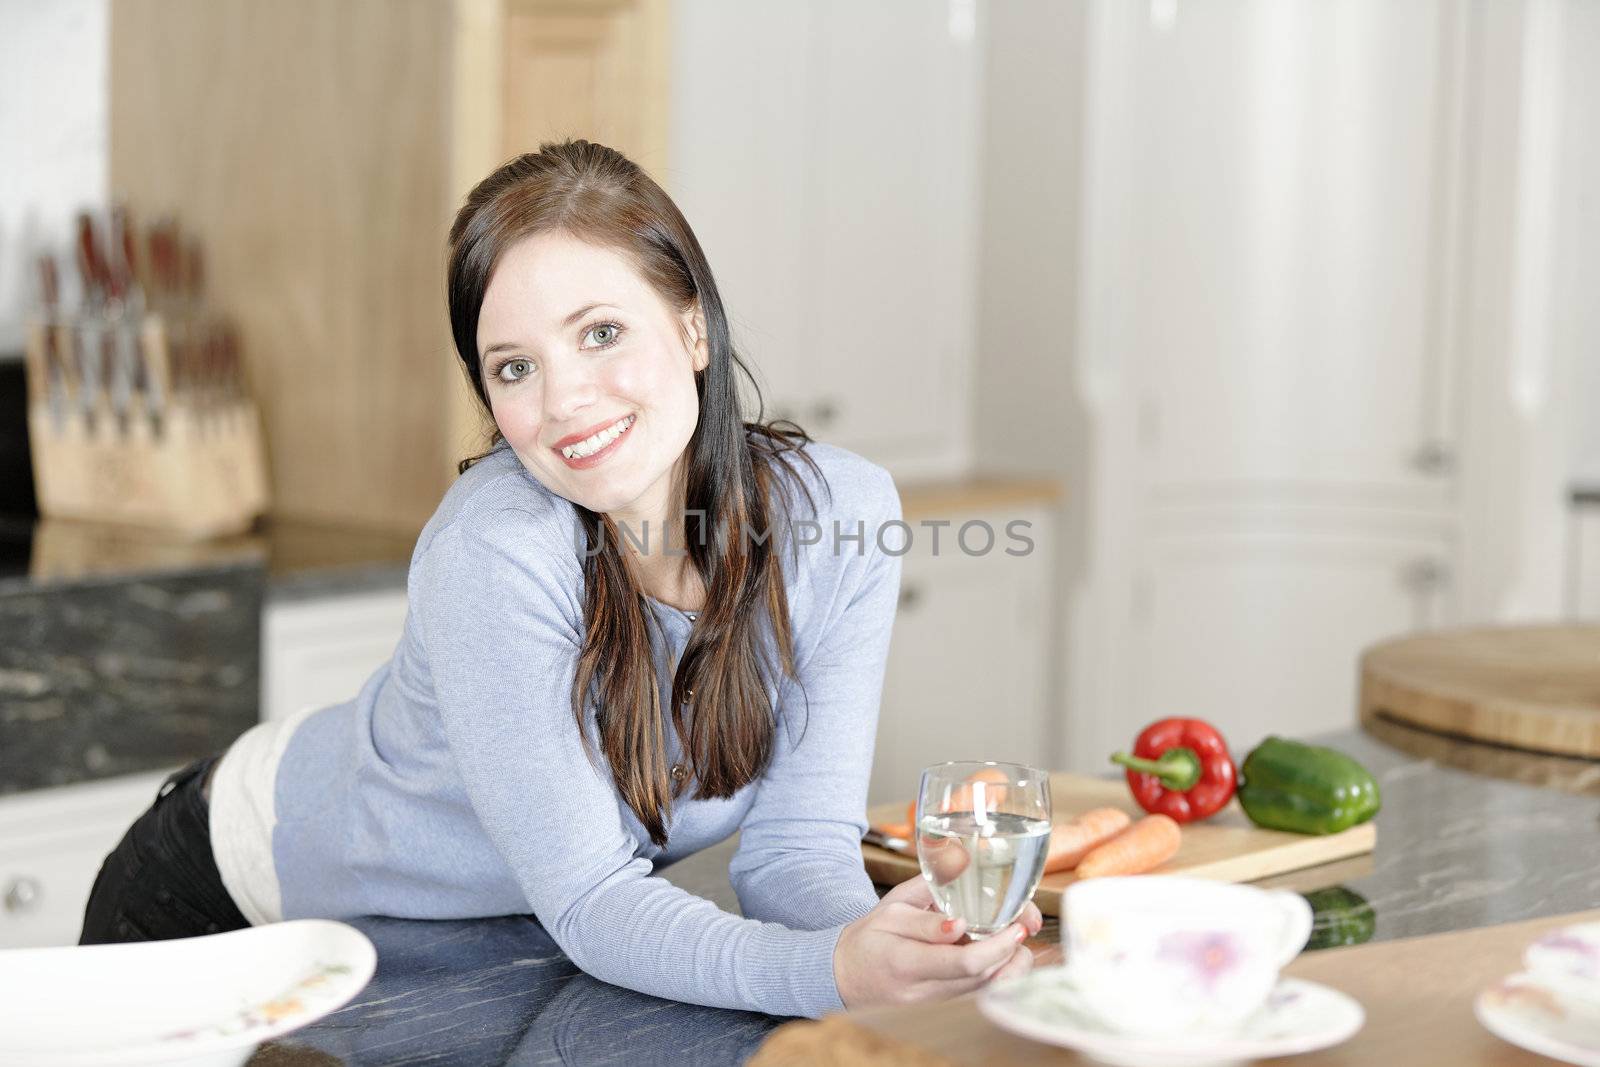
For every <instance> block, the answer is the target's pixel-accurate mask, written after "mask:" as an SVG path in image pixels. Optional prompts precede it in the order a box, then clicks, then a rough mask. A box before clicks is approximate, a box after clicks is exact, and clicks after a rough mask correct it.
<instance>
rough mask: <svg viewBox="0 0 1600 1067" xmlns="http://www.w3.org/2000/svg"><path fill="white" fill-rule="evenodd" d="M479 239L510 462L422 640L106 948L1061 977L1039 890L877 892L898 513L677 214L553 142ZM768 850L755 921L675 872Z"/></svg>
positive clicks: (113, 892)
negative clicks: (488, 931)
mask: <svg viewBox="0 0 1600 1067" xmlns="http://www.w3.org/2000/svg"><path fill="white" fill-rule="evenodd" d="M450 252H451V255H450V266H449V283H448V290H449V308H450V322H451V328H452V331H453V334H454V338H455V343H456V348H457V354H458V356H459V357H460V359H461V363H462V366H463V368H464V369H465V371H466V373H467V375H468V378H469V380H470V381H471V383H472V387H473V389H474V391H475V392H476V394H477V396H478V397H479V399H480V400H481V401H482V402H483V404H484V406H485V408H486V409H487V410H488V411H489V413H490V414H492V416H493V418H494V423H495V427H496V435H495V436H496V440H495V441H494V442H492V447H491V448H490V449H489V450H488V451H487V452H485V453H484V454H482V455H480V456H477V457H475V458H474V459H473V460H469V461H466V462H464V463H463V464H462V471H461V476H460V477H459V478H458V479H457V481H456V483H455V485H453V486H452V487H451V488H450V490H449V491H448V492H447V493H446V494H445V497H444V500H443V501H442V502H441V503H440V505H439V508H438V510H437V511H436V512H435V514H434V516H433V518H432V519H431V520H430V521H429V523H428V525H427V527H426V528H425V529H424V530H423V532H422V535H421V537H420V538H419V539H418V542H417V547H416V551H415V553H414V555H413V557H412V562H411V570H410V574H409V577H408V585H407V591H408V615H407V619H406V626H405V631H404V634H403V636H402V638H401V641H400V644H399V647H397V648H396V650H395V653H394V656H393V658H392V659H391V660H390V662H389V663H387V664H386V665H384V666H383V667H382V668H380V669H379V670H378V672H377V673H376V674H374V675H373V676H372V678H371V679H369V680H368V682H367V683H366V685H365V686H363V687H362V690H361V692H360V693H359V694H357V695H356V696H355V697H354V698H353V699H352V700H350V701H348V702H346V703H343V704H338V705H334V706H332V707H327V708H309V709H306V710H305V711H303V712H301V713H300V714H298V715H295V716H291V717H289V718H288V719H283V720H276V721H273V722H268V723H263V724H261V725H259V726H257V727H255V728H253V729H251V730H250V731H248V732H247V733H245V734H244V735H243V736H242V737H240V738H239V740H237V741H236V742H234V744H233V745H232V746H231V747H230V748H229V749H228V750H227V752H226V753H225V754H224V755H223V756H222V758H221V760H220V762H219V763H216V764H215V779H214V781H211V782H210V786H209V793H208V792H207V786H206V782H207V780H208V778H209V771H210V768H211V766H212V764H211V762H210V761H207V762H203V763H201V764H197V765H195V766H194V767H192V768H189V769H187V770H186V772H184V773H182V774H180V775H177V776H174V779H173V780H172V782H171V783H170V784H171V785H172V787H173V788H172V789H171V791H170V792H169V791H168V790H167V789H166V788H165V787H164V789H163V796H162V798H161V799H159V800H158V802H157V804H156V805H155V806H154V807H153V808H152V809H151V811H149V812H147V813H146V814H145V815H143V816H141V817H140V819H139V820H138V821H137V822H135V823H134V825H133V827H132V828H131V829H130V830H129V832H128V835H127V836H126V837H125V838H124V840H123V842H122V843H121V844H119V845H118V846H117V849H116V850H115V851H114V852H113V853H112V855H111V856H109V857H108V858H107V861H106V864H105V866H104V868H103V869H102V871H101V874H100V877H99V879H98V880H97V881H96V884H95V887H94V889H93V891H92V892H91V895H90V902H89V907H88V911H87V914H86V916H85V923H84V932H83V940H84V941H85V942H92V941H115V940H137V939H142V938H163V937H182V936H189V935H194V934H200V933H204V932H207V931H214V930H218V929H230V928H234V927H237V926H241V925H245V924H259V923H266V922H274V921H277V920H280V919H286V918H301V917H326V918H345V917H354V916H360V915H373V914H376V915H390V916H397V917H402V918H419V919H441V918H473V917H480V916H494V915H506V914H525V913H528V912H532V914H533V916H534V917H535V918H536V919H537V920H538V921H539V922H540V923H542V924H543V925H544V926H545V927H546V928H547V929H548V930H549V932H550V934H551V936H552V937H554V938H555V939H556V941H557V942H558V943H559V944H560V946H561V947H562V949H563V950H564V951H565V952H566V953H567V954H568V955H569V956H570V957H571V958H572V959H573V961H574V962H575V963H577V965H578V966H580V967H582V968H583V969H584V970H585V971H587V972H589V973H590V974H592V975H594V976H596V977H598V978H602V979H604V980H606V981H610V982H615V983H617V984H619V985H624V986H628V987H630V988H633V989H638V990H641V991H644V992H648V993H653V994H656V995H658V996H663V997H671V998H676V999H681V1000H687V1001H692V1002H695V1003H701V1004H712V1005H718V1006H722V1007H730V1008H744V1009H750V1010H757V1011H764V1012H769V1013H772V1014H780V1015H820V1014H823V1013H825V1012H828V1011H832V1010H837V1009H838V1008H840V1007H843V1006H849V1007H857V1006H864V1005H870V1004H875V1003H883V1002H887V1001H898V1002H907V1001H914V1000H926V999H936V998H940V997H947V996H951V995H955V994H957V993H961V992H965V991H967V990H970V989H972V988H974V987H976V986H978V985H981V984H983V983H984V982H987V981H990V980H992V979H994V978H997V977H1003V976H1009V975H1012V974H1017V973H1020V972H1022V971H1025V970H1027V969H1028V967H1029V966H1030V964H1031V960H1032V957H1031V955H1030V954H1029V952H1028V950H1026V949H1024V948H1021V947H1020V946H1019V941H1021V940H1022V938H1023V936H1024V935H1025V934H1027V933H1028V932H1037V930H1038V928H1039V925H1040V922H1041V919H1040V916H1039V913H1038V910H1037V909H1036V908H1034V907H1033V906H1032V905H1031V904H1030V905H1029V906H1028V908H1027V909H1026V911H1025V913H1024V915H1023V917H1022V918H1021V919H1020V920H1019V922H1017V923H1016V924H1013V926H1012V927H1009V928H1007V929H1006V930H1005V931H1004V932H1002V933H1000V934H997V935H995V936H991V937H986V938H983V939H981V940H978V941H972V940H969V939H967V938H966V937H965V929H964V928H963V927H962V926H961V925H960V923H959V922H945V921H943V920H942V916H941V915H940V914H939V913H938V912H937V911H936V910H934V909H933V908H932V898H931V896H930V894H929V891H928V887H927V885H926V883H925V882H924V881H923V880H922V879H921V878H914V879H912V880H910V881H908V882H905V883H903V884H902V885H900V886H897V887H896V888H895V889H893V890H891V891H890V893H889V894H888V896H887V897H885V898H884V899H883V900H882V901H881V902H880V901H879V900H878V898H877V894H876V893H875V891H874V890H873V887H872V885H871V883H870V882H869V881H868V879H867V877H866V874H865V872H864V870H863V868H862V862H861V855H860V851H859V842H860V838H861V835H862V833H863V832H864V831H865V829H866V823H865V819H864V811H865V801H866V788H867V777H868V772H869V770H870V767H871V762H872V745H873V737H874V734H875V732H876V725H877V714H878V700H879V696H880V693H881V689H882V685H883V670H884V661H885V657H886V655H887V652H888V646H889V633H890V628H891V626H892V624H893V620H894V614H895V605H896V598H897V592H898V587H899V578H900V564H899V557H898V555H894V554H890V553H888V552H885V551H884V550H883V549H882V547H881V543H880V541H879V539H878V538H877V537H876V536H875V531H876V530H877V529H879V528H881V527H882V526H884V525H885V524H888V523H892V522H897V521H898V520H899V518H900V507H899V499H898V495H897V494H896V492H895V488H894V484H893V482H892V481H891V480H890V478H889V476H888V475H887V474H886V473H885V472H884V471H883V470H882V469H881V468H879V467H876V466H874V465H873V464H871V463H868V462H866V461H865V460H863V459H861V458H860V457H858V456H854V455H852V454H850V453H848V452H845V451H843V450H842V449H838V448H832V447H829V446H827V445H822V444H818V443H816V442H813V441H811V440H810V439H809V438H808V437H807V436H806V435H805V434H804V432H802V431H800V430H799V428H798V427H795V426H793V425H792V424H790V425H783V426H778V425H772V424H768V423H766V422H764V421H763V420H762V418H761V413H760V410H759V402H758V410H757V412H756V416H755V418H754V419H753V420H750V421H746V420H745V418H744V417H743V413H742V411H741V407H740V402H739V390H738V388H737V381H736V375H737V374H738V373H739V372H741V371H743V370H744V365H743V364H742V363H741V362H740V359H739V357H738V355H737V354H736V353H735V352H734V349H733V345H732V342H731V340H730V338H729V333H728V325H727V319H726V316H725V314H724V312H723V308H722V303H721V300H720V298H719V296H718V293H717V287H716V283H715V281H714V280H713V278H712V275H711V270H710V267H709V266H708V264H707V263H706V260H705V257H704V254H703V253H702V252H701V249H700V246H699V243H698V242H697V241H696V240H695V238H694V234H693V233H692V232H691V231H690V229H689V227H688V224H687V223H686V222H685V221H684V219H683V217H682V215H681V214H680V213H679V212H678V209H677V208H676V207H675V206H674V205H673V203H672V201H671V200H670V199H668V197H667V196H666V194H665V193H663V192H662V191H661V189H660V188H659V187H658V186H657V185H656V184H655V183H654V182H653V181H651V180H650V178H649V177H648V176H647V175H646V174H645V173H644V172H643V171H641V170H640V169H639V168H638V167H637V166H635V165H634V164H633V163H631V162H630V161H628V160H627V159H625V158H624V157H623V156H621V155H620V154H619V153H617V152H615V151H613V150H611V149H608V148H605V147H602V146H600V145H595V144H590V143H588V142H583V141H577V142H568V143H565V144H558V145H545V146H544V147H543V148H542V149H541V150H540V151H539V152H537V153H531V154H529V155H525V156H520V157H518V158H517V159H514V160H512V161H511V162H509V163H507V164H506V165H505V166H503V167H501V168H500V169H499V170H497V171H495V172H494V173H493V174H491V175H490V176H489V177H488V178H486V179H485V180H484V181H483V182H481V183H480V184H479V185H478V186H477V187H476V188H475V189H474V190H473V191H472V192H471V194H469V196H468V197H467V201H466V204H465V205H464V206H463V207H462V209H461V212H460V214H459V215H458V217H457V219H456V222H455V225H454V226H453V227H452V229H451V233H450ZM797 520H803V521H805V522H809V523H815V524H817V526H818V528H827V529H833V530H835V531H837V530H839V529H840V528H852V529H854V528H860V529H861V530H862V536H860V537H858V538H853V539H847V538H843V537H835V538H833V539H831V540H823V541H807V540H804V539H799V538H796V537H793V536H786V535H785V530H786V529H789V530H792V529H793V524H794V523H795V522H796V521H797ZM652 530H654V531H655V534H654V536H652V534H651V531H652ZM214 759H215V758H214V757H213V760H214ZM175 794H176V797H175V798H174V795H175ZM208 797H209V804H208ZM736 830H737V831H738V832H739V835H740V837H739V846H738V850H737V852H736V853H735V855H734V858H733V860H732V862H731V864H730V867H729V876H730V879H731V881H732V883H733V886H734V889H735V891H736V892H737V894H738V897H739V901H740V905H741V909H742V911H743V912H744V916H743V917H739V916H735V915H730V914H727V913H726V912H723V911H721V910H719V909H718V908H716V907H715V906H714V905H713V904H711V903H710V902H709V901H706V900H704V899H701V898H699V897H695V896H692V895H690V894H688V893H685V892H684V891H682V890H681V889H678V888H676V887H674V886H673V885H671V884H670V883H668V882H667V881H666V880H665V879H662V878H658V877H655V871H656V870H657V869H659V868H660V867H663V866H665V865H667V864H670V863H672V862H674V861H676V860H678V859H681V858H683V857H684V856H686V855H689V854H691V853H693V852H696V851H699V850H700V849H703V848H705V847H707V846H708V845H711V844H714V843H716V842H718V841H721V840H723V839H724V838H726V837H727V836H728V835H729V834H731V833H733V832H734V831H736ZM213 858H214V862H213Z"/></svg>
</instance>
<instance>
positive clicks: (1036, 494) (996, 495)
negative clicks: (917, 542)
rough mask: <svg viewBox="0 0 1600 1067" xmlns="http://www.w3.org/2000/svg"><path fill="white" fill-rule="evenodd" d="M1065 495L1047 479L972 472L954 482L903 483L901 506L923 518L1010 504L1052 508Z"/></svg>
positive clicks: (908, 515)
mask: <svg viewBox="0 0 1600 1067" xmlns="http://www.w3.org/2000/svg"><path fill="white" fill-rule="evenodd" d="M1063 495H1064V490H1063V488H1062V485H1061V483H1060V482H1058V481H1053V480H1051V479H1048V478H1020V477H1009V476H1005V475H973V476H971V477H968V478H958V479H955V480H951V481H929V482H905V483H901V484H900V509H901V511H902V513H903V514H904V515H905V517H906V518H907V519H924V518H934V517H937V516H940V515H962V514H970V513H972V512H975V511H993V510H996V509H1000V508H1010V507H1026V506H1033V505H1040V506H1045V507H1049V506H1051V505H1053V504H1055V503H1056V502H1057V501H1059V500H1060V499H1061V498H1062V496H1063Z"/></svg>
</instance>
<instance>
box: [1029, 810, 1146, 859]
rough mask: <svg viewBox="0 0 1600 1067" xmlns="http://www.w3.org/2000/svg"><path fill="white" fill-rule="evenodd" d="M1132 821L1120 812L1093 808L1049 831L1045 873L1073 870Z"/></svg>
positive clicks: (1124, 813)
mask: <svg viewBox="0 0 1600 1067" xmlns="http://www.w3.org/2000/svg"><path fill="white" fill-rule="evenodd" d="M1132 821H1133V820H1132V819H1131V818H1129V816H1128V813H1127V812H1125V811H1123V810H1121V809H1120V808H1095V809H1094V810H1093V811H1086V812H1084V813H1083V814H1082V815H1079V816H1078V817H1077V818H1076V819H1073V820H1072V821H1071V822H1068V823H1063V824H1062V825H1060V826H1057V827H1055V828H1054V829H1052V830H1051V831H1050V853H1049V856H1048V857H1047V858H1046V859H1045V861H1044V873H1045V874H1054V873H1055V872H1056V871H1065V870H1069V869H1071V868H1073V867H1076V866H1077V865H1078V864H1079V862H1081V861H1082V860H1083V857H1085V856H1087V855H1088V854H1089V853H1090V852H1091V851H1093V850H1094V848H1095V847H1096V846H1097V845H1103V844H1105V843H1106V842H1107V841H1109V840H1111V839H1112V838H1113V837H1116V836H1117V835H1118V834H1120V833H1121V832H1122V831H1123V830H1126V829H1127V828H1128V824H1129V823H1130V822H1132Z"/></svg>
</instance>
